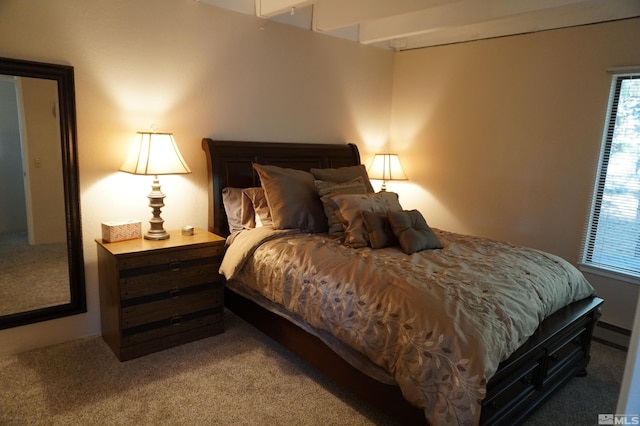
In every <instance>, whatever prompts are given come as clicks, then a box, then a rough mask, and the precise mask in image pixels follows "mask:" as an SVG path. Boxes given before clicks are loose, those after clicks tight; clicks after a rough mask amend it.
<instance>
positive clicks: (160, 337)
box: [96, 229, 225, 361]
mask: <svg viewBox="0 0 640 426" xmlns="http://www.w3.org/2000/svg"><path fill="white" fill-rule="evenodd" d="M170 235H171V236H170V238H169V239H167V240H160V241H151V240H145V239H142V238H139V239H136V240H128V241H120V242H115V243H104V242H102V240H101V239H97V240H96V242H97V243H98V273H99V276H100V317H101V320H102V337H103V338H104V340H105V341H106V342H107V343H108V344H109V346H110V347H111V349H112V350H113V352H114V353H115V354H116V356H117V357H118V359H119V360H120V361H125V360H128V359H132V358H137V357H140V356H142V355H146V354H149V353H152V352H156V351H159V350H163V349H167V348H170V347H173V346H177V345H180V344H183V343H186V342H190V341H193V340H198V339H201V338H204V337H208V336H213V335H216V334H220V333H222V332H224V323H223V319H222V318H223V313H222V310H223V305H224V299H223V298H224V280H223V279H222V277H221V276H220V275H219V273H218V269H219V268H220V262H221V261H222V255H223V254H224V241H225V240H224V238H223V237H220V236H218V235H215V234H212V233H210V232H207V231H205V230H203V229H195V230H194V235H191V236H183V235H182V233H181V232H180V231H172V232H170Z"/></svg>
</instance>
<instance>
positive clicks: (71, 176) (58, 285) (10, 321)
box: [0, 58, 87, 329]
mask: <svg viewBox="0 0 640 426" xmlns="http://www.w3.org/2000/svg"><path fill="white" fill-rule="evenodd" d="M0 200H1V201H0V329H5V328H9V327H16V326H20V325H25V324H30V323H34V322H39V321H47V320H50V319H54V318H59V317H63V316H68V315H75V314H79V313H82V312H86V310H87V307H86V294H85V279H84V260H83V252H82V232H81V222H80V196H79V183H78V160H77V147H76V107H75V88H74V72H73V67H71V66H67V65H55V64H46V63H41V62H33V61H23V60H17V59H8V58H0Z"/></svg>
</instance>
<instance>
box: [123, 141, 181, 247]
mask: <svg viewBox="0 0 640 426" xmlns="http://www.w3.org/2000/svg"><path fill="white" fill-rule="evenodd" d="M138 135H139V136H140V137H139V138H138V142H137V143H136V144H135V145H134V146H133V147H132V148H131V151H130V152H129V156H128V157H127V159H126V160H125V161H124V163H122V166H120V170H121V171H123V172H127V173H132V174H136V175H153V176H154V178H153V184H152V185H151V193H150V194H149V207H151V208H152V209H153V217H152V218H151V219H149V224H150V228H149V231H148V232H147V233H146V234H145V235H144V238H145V239H147V240H166V239H167V238H169V233H168V232H167V231H165V230H164V228H163V226H162V224H163V223H164V220H163V219H162V218H161V217H160V210H161V209H162V207H164V197H165V195H164V194H163V193H162V191H160V181H159V180H158V175H173V174H183V173H191V170H190V169H189V166H187V163H186V162H185V161H184V159H183V158H182V155H181V154H180V150H179V149H178V146H177V145H176V141H175V140H174V139H173V134H172V133H155V132H138Z"/></svg>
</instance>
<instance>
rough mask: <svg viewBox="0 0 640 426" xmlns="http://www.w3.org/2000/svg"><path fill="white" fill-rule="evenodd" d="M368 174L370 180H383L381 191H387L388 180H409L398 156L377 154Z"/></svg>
mask: <svg viewBox="0 0 640 426" xmlns="http://www.w3.org/2000/svg"><path fill="white" fill-rule="evenodd" d="M367 174H368V175H369V179H378V180H382V187H381V188H380V191H386V190H387V181H388V180H409V179H408V178H407V175H405V174H404V170H402V166H401V165H400V159H399V158H398V154H388V153H384V154H375V155H374V156H373V161H372V162H371V166H369V170H368V171H367Z"/></svg>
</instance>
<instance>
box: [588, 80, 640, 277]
mask: <svg viewBox="0 0 640 426" xmlns="http://www.w3.org/2000/svg"><path fill="white" fill-rule="evenodd" d="M582 265H583V266H591V267H594V268H597V269H598V270H604V271H609V272H614V273H619V274H623V275H625V276H627V277H630V278H632V281H635V282H638V283H640V72H637V73H636V72H634V73H626V74H614V75H613V77H612V82H611V94H610V96H609V107H608V114H607V119H606V122H605V129H604V136H603V141H602V152H601V155H600V165H599V169H598V175H597V179H596V183H595V188H594V195H593V203H592V208H591V214H590V218H589V223H588V225H587V229H586V233H585V243H584V248H583V253H582Z"/></svg>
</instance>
